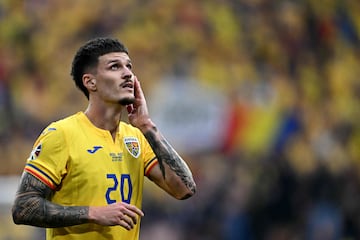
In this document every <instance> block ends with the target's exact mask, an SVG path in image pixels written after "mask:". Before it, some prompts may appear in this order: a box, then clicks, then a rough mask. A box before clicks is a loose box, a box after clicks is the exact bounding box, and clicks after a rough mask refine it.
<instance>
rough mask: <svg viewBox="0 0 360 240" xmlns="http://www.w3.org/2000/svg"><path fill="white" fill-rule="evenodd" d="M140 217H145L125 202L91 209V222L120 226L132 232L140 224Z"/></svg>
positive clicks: (137, 209)
mask: <svg viewBox="0 0 360 240" xmlns="http://www.w3.org/2000/svg"><path fill="white" fill-rule="evenodd" d="M139 216H140V217H143V216H144V213H143V212H142V211H141V210H140V209H139V208H137V207H136V206H134V205H130V204H127V203H124V202H117V203H113V204H110V205H107V206H101V207H89V218H90V221H91V222H93V223H96V224H99V225H104V226H115V225H119V226H122V227H124V228H125V229H127V230H131V229H133V228H134V225H135V224H137V223H138V217H139Z"/></svg>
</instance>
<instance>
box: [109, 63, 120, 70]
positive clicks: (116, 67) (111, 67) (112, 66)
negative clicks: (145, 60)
mask: <svg viewBox="0 0 360 240" xmlns="http://www.w3.org/2000/svg"><path fill="white" fill-rule="evenodd" d="M119 68H120V66H119V64H113V65H111V66H110V69H111V70H118V69H119Z"/></svg>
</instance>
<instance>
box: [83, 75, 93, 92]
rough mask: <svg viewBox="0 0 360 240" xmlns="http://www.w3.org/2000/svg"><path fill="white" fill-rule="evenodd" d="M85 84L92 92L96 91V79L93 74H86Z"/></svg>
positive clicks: (84, 76)
mask: <svg viewBox="0 0 360 240" xmlns="http://www.w3.org/2000/svg"><path fill="white" fill-rule="evenodd" d="M82 79H83V84H84V86H85V87H86V88H87V89H88V90H89V92H90V91H92V92H95V91H96V79H95V76H94V75H93V74H84V75H83V78H82Z"/></svg>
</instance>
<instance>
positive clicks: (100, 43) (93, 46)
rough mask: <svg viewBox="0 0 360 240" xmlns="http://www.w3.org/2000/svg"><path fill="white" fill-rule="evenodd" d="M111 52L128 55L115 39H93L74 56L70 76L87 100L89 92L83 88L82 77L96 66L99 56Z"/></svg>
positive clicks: (122, 45)
mask: <svg viewBox="0 0 360 240" xmlns="http://www.w3.org/2000/svg"><path fill="white" fill-rule="evenodd" d="M111 52H125V53H127V54H129V53H128V50H127V49H126V47H125V46H124V44H122V43H121V42H120V41H118V40H117V39H113V38H95V39H92V40H90V41H88V42H86V43H85V44H84V45H83V46H82V47H80V48H79V50H78V51H77V53H76V54H75V56H74V59H73V62H72V67H71V76H72V78H73V80H74V82H75V84H76V86H77V87H78V88H79V89H80V90H81V91H82V92H83V93H84V94H85V96H86V97H87V98H88V99H89V91H88V90H87V88H86V87H85V86H84V84H83V81H82V77H83V75H84V73H85V72H86V71H88V70H90V68H92V67H96V66H97V64H98V60H99V57H100V56H102V55H105V54H107V53H111Z"/></svg>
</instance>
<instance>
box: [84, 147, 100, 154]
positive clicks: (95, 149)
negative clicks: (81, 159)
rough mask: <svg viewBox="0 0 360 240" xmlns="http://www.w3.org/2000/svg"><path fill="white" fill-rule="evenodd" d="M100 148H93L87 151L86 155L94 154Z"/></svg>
mask: <svg viewBox="0 0 360 240" xmlns="http://www.w3.org/2000/svg"><path fill="white" fill-rule="evenodd" d="M101 148H102V146H93V149H88V150H87V151H88V153H91V154H94V153H96V151H97V150H99V149H101Z"/></svg>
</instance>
